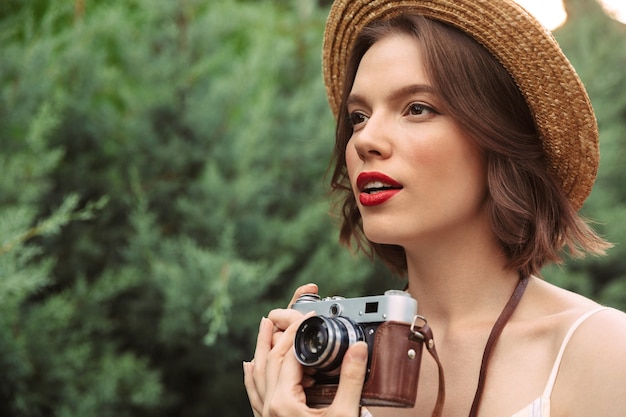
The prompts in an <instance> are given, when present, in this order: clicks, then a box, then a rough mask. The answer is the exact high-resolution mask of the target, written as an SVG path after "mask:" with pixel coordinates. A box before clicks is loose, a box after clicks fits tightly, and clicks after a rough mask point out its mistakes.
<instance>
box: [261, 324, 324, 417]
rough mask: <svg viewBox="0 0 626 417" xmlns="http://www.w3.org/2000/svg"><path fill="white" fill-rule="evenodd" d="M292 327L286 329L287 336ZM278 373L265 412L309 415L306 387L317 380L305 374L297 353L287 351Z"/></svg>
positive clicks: (274, 414) (281, 414) (272, 414)
mask: <svg viewBox="0 0 626 417" xmlns="http://www.w3.org/2000/svg"><path fill="white" fill-rule="evenodd" d="M292 328H293V327H292ZM292 328H289V329H287V331H285V337H287V336H289V335H290V333H291V329H292ZM294 337H295V334H294ZM281 345H282V344H281ZM268 368H269V366H268ZM278 374H279V376H278V378H277V379H276V384H275V385H274V386H272V387H271V388H268V392H270V391H271V393H272V394H271V399H270V400H269V401H268V402H267V403H265V404H264V406H265V413H266V414H268V415H271V416H304V415H309V413H306V410H307V405H306V396H305V394H304V387H306V386H312V385H313V384H314V382H315V380H314V379H313V378H312V377H310V376H306V375H304V373H303V371H302V366H301V365H300V363H298V361H297V359H296V355H294V354H293V353H291V352H287V353H286V354H285V355H284V356H283V358H282V362H281V366H280V369H278ZM268 385H269V384H268ZM268 398H269V396H268ZM316 414H317V413H316Z"/></svg>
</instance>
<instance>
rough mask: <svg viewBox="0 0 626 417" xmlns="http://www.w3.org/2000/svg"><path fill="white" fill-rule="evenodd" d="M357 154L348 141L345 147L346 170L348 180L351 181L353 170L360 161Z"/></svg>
mask: <svg viewBox="0 0 626 417" xmlns="http://www.w3.org/2000/svg"><path fill="white" fill-rule="evenodd" d="M360 160H361V159H360V158H359V155H358V154H357V152H356V149H355V147H354V146H352V145H351V143H350V142H348V146H347V147H346V168H347V170H348V176H349V177H350V181H352V179H353V177H354V175H355V174H354V171H355V170H356V169H357V167H358V165H359V162H360Z"/></svg>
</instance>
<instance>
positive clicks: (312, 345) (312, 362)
mask: <svg viewBox="0 0 626 417" xmlns="http://www.w3.org/2000/svg"><path fill="white" fill-rule="evenodd" d="M359 340H364V335H363V331H362V330H361V327H360V326H359V325H358V324H357V323H355V322H354V321H352V320H350V319H348V318H346V317H324V316H314V317H310V318H308V319H306V320H305V321H304V322H302V324H301V325H300V327H299V328H298V331H297V333H296V338H295V342H294V349H295V352H296V358H297V359H298V361H299V362H300V363H301V364H302V365H304V366H309V367H314V368H317V369H319V370H321V371H325V372H327V373H328V372H332V371H336V372H338V371H339V365H340V364H341V361H342V360H343V355H344V354H345V353H346V350H348V347H349V346H350V345H352V344H354V343H356V342H358V341H359Z"/></svg>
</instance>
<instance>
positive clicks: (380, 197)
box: [356, 172, 402, 207]
mask: <svg viewBox="0 0 626 417" xmlns="http://www.w3.org/2000/svg"><path fill="white" fill-rule="evenodd" d="M356 185H357V187H358V189H359V201H360V202H361V204H362V205H363V206H366V207H372V206H378V205H380V204H383V203H385V202H386V201H388V200H389V199H390V198H391V197H393V196H394V195H396V194H398V193H399V192H400V191H402V184H400V183H399V182H397V181H396V180H394V179H393V178H390V177H388V176H386V175H385V174H382V173H380V172H363V173H361V174H360V175H359V176H358V178H357V180H356Z"/></svg>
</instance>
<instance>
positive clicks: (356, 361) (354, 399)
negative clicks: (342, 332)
mask: <svg viewBox="0 0 626 417" xmlns="http://www.w3.org/2000/svg"><path fill="white" fill-rule="evenodd" d="M366 372H367V344H366V343H365V342H357V343H355V344H354V345H352V346H350V348H349V349H348V351H347V352H346V354H345V356H344V358H343V363H342V365H341V374H340V375H339V386H338V387H337V394H336V395H335V399H334V401H333V404H332V406H331V407H332V408H336V409H338V410H349V409H350V408H354V409H355V410H356V411H355V412H354V413H353V415H358V409H359V402H360V399H361V391H362V390H363V383H364V381H365V373H366Z"/></svg>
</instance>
